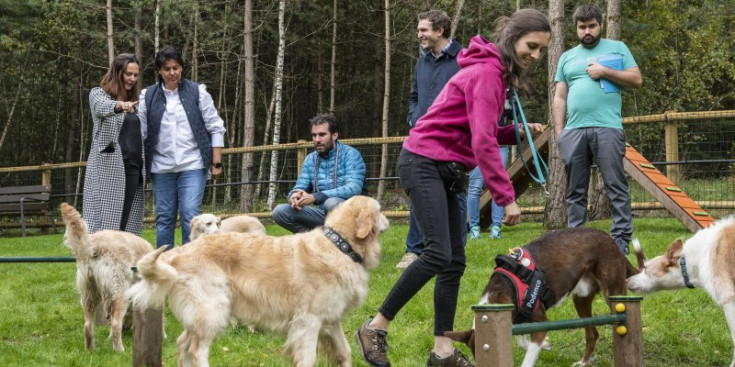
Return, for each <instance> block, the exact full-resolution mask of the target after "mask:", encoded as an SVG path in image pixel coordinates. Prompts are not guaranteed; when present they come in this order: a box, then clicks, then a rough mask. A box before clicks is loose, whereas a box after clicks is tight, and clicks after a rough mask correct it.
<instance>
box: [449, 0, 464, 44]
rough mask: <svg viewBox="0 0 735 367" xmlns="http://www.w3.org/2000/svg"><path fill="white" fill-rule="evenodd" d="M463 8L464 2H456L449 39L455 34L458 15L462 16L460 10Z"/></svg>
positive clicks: (458, 0) (460, 0) (459, 0)
mask: <svg viewBox="0 0 735 367" xmlns="http://www.w3.org/2000/svg"><path fill="white" fill-rule="evenodd" d="M463 7H464V0H457V6H456V8H455V9H454V19H452V33H451V35H450V37H454V35H455V34H456V33H457V25H458V24H459V19H460V14H462V8H463Z"/></svg>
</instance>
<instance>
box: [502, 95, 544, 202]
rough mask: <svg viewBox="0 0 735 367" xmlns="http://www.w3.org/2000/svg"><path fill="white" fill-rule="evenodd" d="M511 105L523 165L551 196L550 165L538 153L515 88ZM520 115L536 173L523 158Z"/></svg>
mask: <svg viewBox="0 0 735 367" xmlns="http://www.w3.org/2000/svg"><path fill="white" fill-rule="evenodd" d="M511 105H512V106H513V126H515V130H516V141H517V142H518V155H519V156H520V158H521V162H523V166H524V167H526V171H528V174H529V175H530V176H531V179H532V180H534V181H536V183H538V184H539V185H541V187H542V188H543V189H544V193H545V194H546V197H549V191H548V190H546V177H549V167H548V166H547V165H546V162H544V159H543V158H541V156H540V155H539V154H538V150H536V145H535V144H533V138H532V135H531V130H530V129H529V128H528V121H527V120H526V115H525V114H524V113H523V108H522V107H521V100H520V98H518V92H517V91H516V90H515V89H513V99H512V101H511ZM518 117H520V121H521V124H523V131H524V132H525V133H526V140H527V141H528V147H529V148H530V149H531V158H532V161H533V167H534V170H535V171H536V174H535V175H534V172H532V171H531V168H529V167H528V165H526V161H525V160H524V159H523V144H522V141H521V134H520V130H519V129H520V126H519V123H518V120H519V119H518Z"/></svg>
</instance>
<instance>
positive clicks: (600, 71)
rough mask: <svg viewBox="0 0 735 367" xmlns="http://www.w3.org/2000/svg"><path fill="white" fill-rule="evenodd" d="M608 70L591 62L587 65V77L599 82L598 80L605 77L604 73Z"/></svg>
mask: <svg viewBox="0 0 735 367" xmlns="http://www.w3.org/2000/svg"><path fill="white" fill-rule="evenodd" d="M607 70H608V68H606V67H604V66H602V65H600V64H598V63H596V62H591V63H589V65H587V75H589V76H590V78H592V79H594V80H599V79H600V78H604V77H605V71H607Z"/></svg>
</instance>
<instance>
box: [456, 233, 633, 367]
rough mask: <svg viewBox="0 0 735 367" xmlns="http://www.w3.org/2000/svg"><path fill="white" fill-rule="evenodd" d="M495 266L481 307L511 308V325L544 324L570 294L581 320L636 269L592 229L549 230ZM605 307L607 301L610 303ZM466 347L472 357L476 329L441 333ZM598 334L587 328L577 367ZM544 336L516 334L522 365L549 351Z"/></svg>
mask: <svg viewBox="0 0 735 367" xmlns="http://www.w3.org/2000/svg"><path fill="white" fill-rule="evenodd" d="M495 262H496V264H497V265H498V266H497V267H496V268H495V271H494V272H493V275H492V276H491V277H490V281H489V282H488V284H487V286H486V287H485V290H484V291H483V292H482V297H481V298H480V302H479V303H480V304H500V303H506V304H513V305H515V309H514V310H513V316H512V317H513V323H514V324H517V323H524V322H540V321H547V320H548V319H547V317H546V311H547V310H548V309H549V308H551V307H554V306H557V305H559V304H561V303H562V302H564V300H565V299H566V297H567V296H569V295H572V299H573V300H574V307H575V309H576V310H577V314H578V315H579V317H590V316H592V301H593V300H594V298H595V296H596V295H597V294H598V293H600V292H602V293H603V294H604V296H605V298H606V299H607V297H609V296H617V295H624V294H626V292H627V288H626V279H627V278H628V277H630V276H633V275H635V274H637V273H638V272H639V271H638V269H636V268H635V267H634V266H633V265H632V264H631V263H630V262H629V261H628V259H627V258H626V257H625V255H623V253H622V252H620V249H619V248H618V246H617V245H616V244H615V241H614V240H613V239H612V237H610V236H609V235H608V234H607V233H605V232H603V231H600V230H597V229H592V228H567V229H561V230H557V231H553V232H548V233H546V234H544V235H542V236H541V237H539V238H538V239H536V240H534V241H532V242H530V243H529V244H527V245H526V246H524V247H522V248H520V249H513V250H511V253H510V254H509V255H507V256H506V255H499V256H498V257H496V259H495ZM608 303H609V302H608ZM445 335H446V336H448V337H450V338H452V339H453V340H456V341H460V342H464V343H466V344H467V345H468V346H469V347H470V350H472V353H473V354H474V353H475V348H474V347H475V331H474V329H472V330H465V331H451V332H447V333H445ZM598 337H599V333H598V332H597V328H595V327H594V326H589V327H586V328H585V340H586V347H585V350H584V355H583V356H582V359H581V360H580V361H579V362H577V363H576V364H575V365H579V366H586V365H588V364H589V363H590V361H591V358H592V353H593V352H594V350H595V344H596V343H597V339H598ZM545 338H546V332H537V333H533V334H531V336H530V340H528V341H527V340H526V336H519V339H518V342H519V345H521V346H522V347H523V346H525V347H526V348H525V349H526V355H525V357H524V359H523V363H522V365H521V366H522V367H532V366H534V365H535V364H536V361H537V360H538V356H539V353H540V352H541V349H550V346H549V345H548V342H546V340H545Z"/></svg>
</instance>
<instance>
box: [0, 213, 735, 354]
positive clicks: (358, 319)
mask: <svg viewBox="0 0 735 367" xmlns="http://www.w3.org/2000/svg"><path fill="white" fill-rule="evenodd" d="M609 225H610V223H609V221H600V222H594V223H591V224H590V226H593V227H596V228H600V229H603V230H606V229H607V228H608V227H609ZM267 230H268V232H269V234H272V235H281V234H283V233H285V232H284V231H283V230H282V229H281V228H279V227H276V226H267ZM407 230H408V226H406V225H400V224H396V225H393V226H391V228H390V229H389V230H388V231H387V232H386V233H384V234H383V235H382V237H381V243H382V244H383V261H382V264H381V265H380V267H379V268H377V269H375V270H373V272H372V273H371V278H370V293H369V295H368V298H367V300H366V302H365V304H363V306H362V307H360V308H359V309H357V310H356V311H354V312H353V313H351V314H349V315H348V316H347V318H346V319H345V320H344V323H343V326H344V329H345V331H346V332H347V333H348V334H349V335H348V340H349V341H350V345H351V346H352V349H353V364H354V365H355V366H367V364H365V363H364V362H363V361H362V358H361V357H360V356H359V352H358V348H357V346H356V345H355V341H354V335H353V334H354V332H355V330H357V328H358V327H359V326H360V325H361V324H362V323H363V322H364V321H365V320H366V319H367V317H368V316H370V315H372V314H373V313H374V312H375V310H376V309H377V307H378V306H379V305H380V303H381V302H382V300H383V298H384V297H385V296H386V294H387V293H388V291H389V290H390V288H391V287H392V285H393V284H394V282H395V281H396V279H397V278H398V276H399V275H400V270H399V269H396V268H395V264H396V263H397V262H398V260H399V259H400V258H401V256H402V255H403V252H404V251H405V237H406V232H407ZM635 230H636V233H635V235H636V236H637V237H638V238H639V239H641V242H642V244H643V246H644V249H645V250H646V253H647V254H648V255H649V256H651V257H652V256H653V255H657V254H660V253H661V252H663V250H664V249H665V248H666V246H668V244H669V243H670V242H671V241H672V240H673V239H675V238H676V237H688V236H690V234H689V233H688V231H687V230H686V228H684V226H683V225H681V224H680V223H679V222H677V221H675V220H674V219H652V218H651V219H649V218H645V219H638V218H637V219H635ZM542 231H543V228H542V225H541V223H531V222H528V223H523V224H520V225H518V226H516V227H506V228H504V230H503V238H502V239H501V240H490V239H488V238H487V234H484V238H483V239H481V240H478V241H470V242H468V245H467V257H468V260H467V264H468V266H467V269H466V271H465V275H464V278H463V281H462V286H461V289H460V294H459V297H460V298H459V304H458V310H457V315H456V321H455V328H457V329H466V328H469V327H471V325H472V318H473V315H472V311H471V310H470V307H471V306H472V305H474V304H476V302H477V300H478V299H479V297H480V293H481V292H482V289H483V288H484V287H485V284H486V283H487V280H488V278H489V275H490V273H491V271H492V268H493V265H494V261H493V259H494V257H495V255H496V254H498V253H503V252H506V251H507V250H508V249H509V248H511V247H515V246H519V245H522V244H524V243H526V242H528V241H529V240H531V239H533V238H536V237H538V236H539V235H540V234H541V233H542ZM144 237H145V238H146V239H147V240H148V241H150V242H154V238H155V233H154V231H153V230H146V231H145V232H144ZM62 240H63V239H62V235H60V234H59V235H33V236H30V237H25V238H21V237H13V238H8V237H4V238H0V257H16V256H71V252H70V251H69V250H68V249H67V248H66V247H64V246H63V245H62ZM630 259H631V260H633V256H630ZM75 271H76V270H75V265H74V264H72V263H36V264H33V263H29V264H17V263H0V279H2V282H1V283H0V300H1V301H0V366H24V367H25V366H95V367H97V366H130V365H132V354H131V353H132V352H131V345H132V341H131V338H132V333H131V332H130V331H128V332H125V333H124V334H123V343H124V345H125V347H126V350H125V352H124V353H115V352H113V351H112V348H111V343H110V341H109V340H108V339H107V335H108V333H109V328H108V327H107V326H100V327H97V328H96V343H97V349H96V350H94V351H86V350H84V338H83V317H82V310H81V307H80V306H79V298H78V294H77V291H76V290H75V285H74V284H75V281H74V278H75ZM432 289H433V284H432V283H429V284H428V285H427V286H426V287H425V288H424V289H423V290H422V291H421V292H420V293H419V294H417V295H416V297H415V298H414V299H413V300H411V302H409V303H408V304H407V305H406V307H405V308H404V309H403V310H401V312H400V313H399V314H398V316H397V317H396V319H395V321H394V322H393V324H392V325H391V328H390V330H389V337H388V341H389V345H390V358H391V362H392V364H393V366H398V367H404V366H408V367H410V366H425V365H426V360H427V358H428V353H429V350H430V349H431V347H432V330H433V303H432V293H433V292H432ZM642 309H643V327H644V331H643V336H644V340H643V348H644V360H645V364H646V366H662V367H663V366H698V367H699V366H726V365H728V364H729V362H730V358H731V356H732V342H731V340H730V335H729V332H728V328H727V325H726V323H725V318H724V315H723V313H722V309H721V308H719V307H717V306H716V305H714V304H713V303H712V301H711V300H710V299H709V297H708V296H707V294H706V293H705V292H704V291H703V290H701V289H695V290H688V289H686V290H679V291H669V292H664V293H659V294H655V295H650V296H646V297H645V298H644V300H643V303H642ZM594 313H595V314H596V315H599V314H606V313H609V310H607V307H606V305H605V304H604V302H603V300H602V298H600V297H598V299H597V301H596V302H595V305H594ZM574 317H575V312H574V307H573V305H572V302H571V301H568V302H566V303H565V304H564V305H563V306H562V307H560V308H555V309H552V310H551V311H550V312H549V318H550V319H551V320H561V319H569V318H574ZM598 330H599V331H600V334H601V337H600V340H599V341H598V343H597V350H596V353H595V355H596V357H597V363H596V366H600V367H605V366H613V361H612V357H613V351H612V341H611V340H612V337H611V335H612V331H611V328H610V327H609V326H602V327H599V328H598ZM166 331H167V333H168V338H167V339H165V340H164V341H163V365H164V366H175V365H176V338H177V337H178V335H179V334H180V333H181V332H182V329H181V326H180V324H179V323H178V321H177V320H176V318H175V317H174V316H173V315H172V314H170V312H168V315H167V325H166ZM549 338H550V340H551V343H552V346H553V347H552V350H551V351H542V353H541V356H540V359H539V362H538V364H537V365H538V366H571V365H572V364H573V363H574V362H575V361H577V360H578V359H579V358H580V357H581V355H582V352H583V348H584V332H583V330H581V329H579V330H566V331H553V332H551V333H550V334H549ZM283 343H284V338H283V336H282V335H275V334H271V333H268V332H263V331H257V332H256V333H254V334H251V333H249V332H248V331H247V328H245V327H238V328H234V329H228V330H227V331H226V332H225V333H223V334H222V335H221V336H220V337H219V338H217V339H216V340H215V342H214V344H213V345H212V348H211V355H210V362H211V365H212V366H228V367H229V366H288V365H290V362H289V360H288V359H287V358H285V357H284V356H283V355H282V344H283ZM462 348H463V350H464V351H465V352H468V351H467V349H466V348H464V346H462ZM514 353H515V356H514V361H515V364H516V365H518V364H520V362H521V360H522V359H523V351H521V350H520V349H518V348H515V350H514ZM327 365H328V363H326V362H325V361H320V362H319V364H318V366H327Z"/></svg>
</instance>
